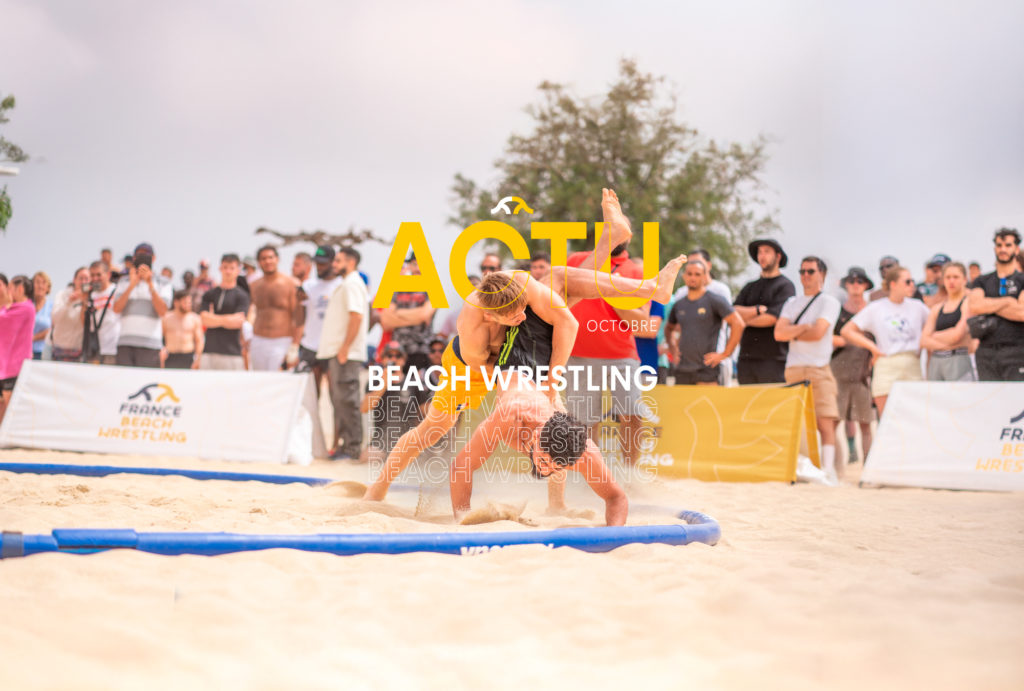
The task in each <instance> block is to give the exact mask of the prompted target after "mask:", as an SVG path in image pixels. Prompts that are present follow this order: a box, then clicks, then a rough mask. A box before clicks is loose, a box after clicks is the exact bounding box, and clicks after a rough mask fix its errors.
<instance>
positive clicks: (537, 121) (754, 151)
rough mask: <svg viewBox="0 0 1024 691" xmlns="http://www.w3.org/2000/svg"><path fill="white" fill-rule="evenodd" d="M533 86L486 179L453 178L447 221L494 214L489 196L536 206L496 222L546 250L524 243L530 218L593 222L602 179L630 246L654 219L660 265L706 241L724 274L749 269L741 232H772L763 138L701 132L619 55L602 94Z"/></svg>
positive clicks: (658, 84)
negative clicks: (722, 140) (729, 138)
mask: <svg viewBox="0 0 1024 691" xmlns="http://www.w3.org/2000/svg"><path fill="white" fill-rule="evenodd" d="M538 89H539V91H540V101H539V103H535V104H533V105H530V106H528V107H527V109H526V112H527V113H528V114H529V115H530V116H531V117H532V118H533V131H532V132H530V133H529V134H527V135H519V134H513V135H511V136H510V137H509V139H508V143H507V144H506V146H505V152H504V154H503V156H502V157H501V158H499V159H498V160H497V161H495V163H494V167H495V168H496V170H497V173H498V180H497V182H496V183H495V184H494V185H493V187H485V186H482V185H479V184H477V183H476V182H474V181H473V180H470V179H469V178H467V177H465V176H463V175H462V174H460V173H457V174H456V175H455V181H454V184H453V185H452V192H453V195H454V199H453V204H454V207H455V212H454V214H453V215H452V217H451V218H450V219H449V220H450V221H451V222H452V223H455V224H457V225H459V226H460V227H466V226H468V225H470V224H471V223H473V222H475V221H478V220H483V219H489V218H492V215H491V213H490V210H491V208H492V207H494V206H495V204H496V203H497V201H498V200H499V199H501V198H502V197H504V196H506V195H517V196H519V197H522V198H523V199H524V200H525V201H526V202H527V203H528V204H529V205H530V206H531V207H533V209H535V210H536V212H535V213H534V214H532V215H527V214H518V215H514V216H505V215H502V216H500V217H499V220H502V221H505V222H508V223H509V224H510V225H512V226H514V227H516V228H517V229H518V230H519V231H520V232H522V233H523V236H524V238H526V240H527V243H528V244H529V245H530V250H531V252H534V251H538V250H539V251H546V250H547V242H548V241H547V240H539V241H531V240H530V238H529V224H530V222H531V221H588V222H592V221H597V220H600V218H601V209H600V204H599V202H600V199H601V194H600V192H601V188H602V187H611V188H614V189H615V191H616V192H617V193H618V196H619V199H620V200H621V201H622V207H623V211H624V212H625V214H626V216H627V217H629V218H630V219H631V220H632V222H633V232H634V236H633V242H632V243H631V247H630V251H631V254H634V255H636V254H638V253H639V252H641V251H642V247H643V241H642V237H643V234H642V222H644V221H657V222H659V224H660V242H661V261H662V263H664V262H665V261H666V260H667V259H668V258H669V257H671V256H675V255H677V254H680V253H682V252H687V251H690V250H693V249H695V248H697V247H704V248H706V249H707V250H708V251H709V252H711V254H712V255H713V257H714V260H715V266H716V269H717V270H718V272H720V273H722V274H724V275H725V276H727V277H732V276H736V275H737V274H739V273H740V272H741V271H742V270H743V269H745V268H746V267H747V266H748V265H749V258H748V256H747V244H748V243H749V242H750V240H751V239H753V238H754V237H755V236H757V235H763V234H766V233H769V232H771V231H773V230H777V229H778V226H777V224H776V223H775V221H774V220H773V218H772V216H771V213H770V212H768V211H766V210H765V209H764V200H763V199H762V198H761V196H760V193H761V192H762V190H763V189H764V184H763V182H762V180H761V173H762V171H763V168H764V165H765V163H766V161H767V157H766V153H765V150H766V147H767V144H768V140H767V139H766V138H765V137H764V136H761V137H759V138H758V139H757V140H755V141H754V142H752V143H750V144H747V145H743V144H738V143H731V144H727V145H720V144H717V143H716V142H714V141H708V140H706V139H705V138H704V137H702V136H701V135H700V134H699V133H698V132H697V130H696V129H693V128H691V127H688V126H687V125H685V124H684V123H682V122H680V121H679V120H678V119H677V110H678V109H677V100H676V97H675V95H674V94H672V93H671V92H668V91H667V90H666V88H665V78H664V77H654V76H652V75H650V74H645V73H642V72H640V71H639V69H638V68H637V66H636V64H635V63H634V62H633V61H631V60H622V61H621V62H620V65H619V76H618V81H617V82H615V83H614V84H612V85H611V87H610V88H609V89H608V92H607V93H606V94H605V95H604V97H603V98H602V99H600V100H595V99H585V98H581V97H579V96H576V95H574V94H572V93H570V92H569V90H568V89H567V88H566V87H565V86H564V85H562V84H554V83H551V82H547V81H545V82H543V83H542V84H540V86H539V87H538ZM592 225H593V224H592V223H590V224H589V226H590V227H588V232H590V233H591V236H590V237H588V238H587V240H586V241H583V240H579V241H573V246H572V247H571V249H582V248H583V247H584V246H592V243H593V237H592ZM584 243H586V245H585V244H584ZM499 249H500V250H501V251H507V250H505V248H504V247H501V248H499Z"/></svg>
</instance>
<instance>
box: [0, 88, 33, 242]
mask: <svg viewBox="0 0 1024 691" xmlns="http://www.w3.org/2000/svg"><path fill="white" fill-rule="evenodd" d="M13 108H14V96H11V95H7V96H4V97H3V98H0V125H2V124H4V123H7V122H10V118H9V117H8V115H7V111H9V110H11V109H13ZM27 160H28V154H27V153H25V152H24V150H22V148H21V147H20V146H18V145H17V144H15V143H14V142H9V141H7V139H5V138H4V136H3V135H0V162H6V163H21V162H23V161H27ZM11 213H12V212H11V197H10V195H8V194H7V187H6V186H5V187H4V188H3V189H2V190H0V231H6V230H7V222H8V221H9V220H10V219H11Z"/></svg>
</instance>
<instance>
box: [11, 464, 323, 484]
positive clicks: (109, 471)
mask: <svg viewBox="0 0 1024 691" xmlns="http://www.w3.org/2000/svg"><path fill="white" fill-rule="evenodd" d="M0 470H6V471H7V472H10V473H33V474H35V475H81V476H84V477H105V476H107V475H116V474H118V473H129V474H131V475H181V476H183V477H187V478H191V479H193V480H232V481H235V482H246V481H251V482H270V483H273V484H275V485H287V484H289V483H292V482H301V483H303V484H306V485H310V486H312V487H319V486H321V485H326V484H329V483H331V482H334V480H331V479H330V478H325V477H301V476H298V475H269V474H267V473H232V472H226V471H218V470H185V469H179V468H129V467H123V466H116V465H74V464H62V463H0Z"/></svg>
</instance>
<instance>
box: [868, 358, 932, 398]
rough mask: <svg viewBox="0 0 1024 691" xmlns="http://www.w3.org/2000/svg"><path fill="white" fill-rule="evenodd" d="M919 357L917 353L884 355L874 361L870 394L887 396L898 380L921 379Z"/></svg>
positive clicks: (875, 396) (874, 396)
mask: <svg viewBox="0 0 1024 691" xmlns="http://www.w3.org/2000/svg"><path fill="white" fill-rule="evenodd" d="M923 378H924V377H922V376H921V357H920V356H919V355H918V354H917V353H896V354H895V355H884V356H882V357H880V358H878V361H877V362H875V371H874V374H873V375H872V376H871V396H872V397H873V398H878V397H879V396H888V395H889V392H890V391H892V385H893V384H895V383H896V382H898V381H921V380H922V379H923Z"/></svg>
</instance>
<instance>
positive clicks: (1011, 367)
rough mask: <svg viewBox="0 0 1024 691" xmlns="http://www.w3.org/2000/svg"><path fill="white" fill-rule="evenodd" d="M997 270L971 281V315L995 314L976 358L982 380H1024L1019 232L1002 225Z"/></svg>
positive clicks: (1023, 287) (1023, 300) (1023, 280)
mask: <svg viewBox="0 0 1024 691" xmlns="http://www.w3.org/2000/svg"><path fill="white" fill-rule="evenodd" d="M994 241H995V252H996V270H995V271H993V272H992V273H990V274H985V275H983V276H979V277H978V279H977V280H976V281H974V283H973V284H971V292H970V296H969V298H968V307H969V308H970V310H971V314H972V315H975V316H977V315H982V314H991V315H995V323H994V326H993V328H992V329H991V330H990V331H989V333H987V334H985V336H984V337H983V338H982V339H981V341H980V345H979V346H978V351H977V352H976V353H975V356H974V357H975V360H976V362H977V365H978V379H979V380H980V381H1024V274H1022V273H1020V271H1019V270H1018V268H1019V267H1018V266H1017V253H1018V252H1019V251H1020V233H1018V232H1017V231H1016V230H1014V229H1013V228H1000V229H999V230H997V231H996V234H995V238H994Z"/></svg>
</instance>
